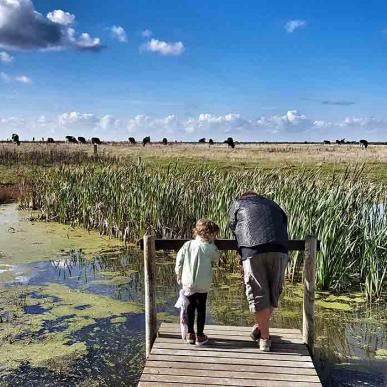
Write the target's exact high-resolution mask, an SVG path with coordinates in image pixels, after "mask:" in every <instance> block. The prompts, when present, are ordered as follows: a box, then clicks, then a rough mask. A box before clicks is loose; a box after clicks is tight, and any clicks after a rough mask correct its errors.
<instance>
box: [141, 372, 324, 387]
mask: <svg viewBox="0 0 387 387" xmlns="http://www.w3.org/2000/svg"><path fill="white" fill-rule="evenodd" d="M160 379H161V376H160V375H152V374H143V375H142V379H141V381H144V382H158V383H160V382H161V380H160ZM162 382H173V383H179V384H181V385H184V386H185V385H186V384H187V383H191V384H195V383H196V384H200V385H202V386H210V385H217V386H219V385H220V386H246V387H250V386H251V387H254V386H258V387H260V386H267V387H273V386H281V387H294V386H302V387H304V386H305V387H308V386H313V385H317V386H318V385H319V384H320V383H319V382H296V381H284V380H282V381H280V380H278V381H273V380H251V379H233V378H209V377H201V376H178V375H163V380H162Z"/></svg>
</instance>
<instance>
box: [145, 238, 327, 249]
mask: <svg viewBox="0 0 387 387" xmlns="http://www.w3.org/2000/svg"><path fill="white" fill-rule="evenodd" d="M188 240H189V239H156V250H175V251H177V250H179V249H180V248H181V246H183V244H184V243H185V242H187V241H188ZM215 244H216V246H217V247H218V249H219V250H238V245H237V242H236V240H234V239H216V240H215ZM138 246H139V247H140V249H141V250H142V249H143V248H144V241H143V240H142V239H140V240H139V241H138ZM288 249H289V250H290V251H304V250H305V241H304V240H290V241H288ZM317 249H318V250H319V249H320V241H318V242H317Z"/></svg>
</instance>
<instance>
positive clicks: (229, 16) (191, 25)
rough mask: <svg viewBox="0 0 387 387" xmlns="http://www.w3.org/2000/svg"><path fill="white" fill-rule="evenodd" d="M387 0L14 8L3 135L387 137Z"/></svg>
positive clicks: (6, 21)
mask: <svg viewBox="0 0 387 387" xmlns="http://www.w3.org/2000/svg"><path fill="white" fill-rule="evenodd" d="M386 91H387V2H386V1H385V0H369V1H364V0H340V1H337V0H335V1H333V0H313V1H310V0H277V1H275V0H244V1H240V0H239V1H238V0H234V1H230V0H222V1H219V0H206V1H197V0H169V1H164V0H153V1H151V0H109V1H97V0H82V1H79V0H33V1H31V0H0V138H9V137H10V136H11V134H12V133H18V134H19V135H20V137H21V139H31V138H32V137H35V138H36V139H40V138H41V137H44V138H47V137H54V138H57V139H63V137H64V136H66V135H74V136H84V137H87V138H90V137H91V136H99V137H101V138H102V139H106V140H109V139H112V140H127V138H128V137H135V138H138V139H142V137H144V136H147V135H150V136H151V138H152V139H154V140H159V139H161V138H163V137H167V138H168V139H171V140H174V139H176V140H197V139H198V138H201V137H206V138H213V139H214V140H224V139H225V138H227V137H229V136H231V137H233V138H234V139H236V140H239V141H321V140H324V139H329V140H335V139H338V138H339V139H341V138H345V139H347V140H359V139H361V138H365V139H368V140H373V141H387V109H386V107H387V92H386Z"/></svg>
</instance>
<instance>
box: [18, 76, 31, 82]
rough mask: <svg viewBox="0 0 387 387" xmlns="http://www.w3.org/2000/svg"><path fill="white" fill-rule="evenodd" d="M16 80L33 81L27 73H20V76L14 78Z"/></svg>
mask: <svg viewBox="0 0 387 387" xmlns="http://www.w3.org/2000/svg"><path fill="white" fill-rule="evenodd" d="M14 79H15V81H16V82H20V83H32V80H31V78H29V77H27V76H26V75H20V76H18V77H15V78H14Z"/></svg>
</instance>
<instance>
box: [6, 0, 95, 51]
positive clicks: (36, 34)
mask: <svg viewBox="0 0 387 387" xmlns="http://www.w3.org/2000/svg"><path fill="white" fill-rule="evenodd" d="M74 20H75V16H74V15H72V14H71V13H69V12H65V11H62V10H59V9H57V10H54V11H52V12H49V13H48V14H47V16H44V15H42V14H41V13H39V12H37V11H36V10H35V8H34V4H33V3H32V1H31V0H0V48H5V49H9V50H58V49H64V48H78V49H86V50H90V49H94V50H97V49H100V48H102V45H101V42H100V39H99V38H91V37H90V35H89V34H87V33H84V34H82V35H81V36H80V38H79V40H78V39H77V38H76V33H75V30H74V28H72V27H71V25H72V24H73V23H74Z"/></svg>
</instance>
